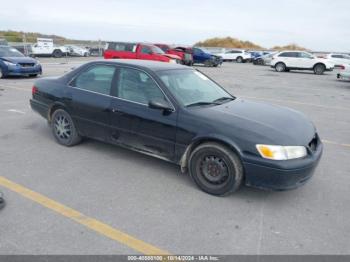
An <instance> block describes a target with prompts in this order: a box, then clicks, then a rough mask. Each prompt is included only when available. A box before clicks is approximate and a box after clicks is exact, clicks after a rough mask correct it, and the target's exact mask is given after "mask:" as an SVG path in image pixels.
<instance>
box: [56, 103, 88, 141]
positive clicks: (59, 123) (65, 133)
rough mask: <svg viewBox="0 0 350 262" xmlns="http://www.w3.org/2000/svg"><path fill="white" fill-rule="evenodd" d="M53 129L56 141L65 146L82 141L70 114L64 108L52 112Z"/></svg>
mask: <svg viewBox="0 0 350 262" xmlns="http://www.w3.org/2000/svg"><path fill="white" fill-rule="evenodd" d="M51 129H52V133H53V135H54V137H55V138H56V141H57V142H58V143H59V144H61V145H64V146H74V145H76V144H78V143H79V142H80V141H81V137H80V136H79V134H78V132H77V129H76V128H75V125H74V122H73V120H72V118H71V117H70V115H69V114H68V113H67V112H66V111H65V110H63V109H57V110H55V112H53V114H52V118H51Z"/></svg>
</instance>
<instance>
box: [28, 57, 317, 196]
mask: <svg viewBox="0 0 350 262" xmlns="http://www.w3.org/2000/svg"><path fill="white" fill-rule="evenodd" d="M30 104H31V107H32V109H33V110H35V111H37V112H38V113H39V114H40V115H42V116H43V117H44V118H46V119H47V120H48V122H49V123H50V126H51V129H52V133H53V136H54V137H55V139H56V140H57V142H58V143H59V144H62V145H65V146H73V145H76V144H78V143H79V142H80V141H81V139H82V138H83V137H88V138H93V139H97V140H101V141H105V142H108V143H113V144H116V145H120V146H123V147H126V148H129V149H132V150H136V151H139V152H142V153H145V154H149V155H152V156H155V157H159V158H161V159H164V160H168V161H171V162H173V163H176V164H178V165H180V166H181V170H182V171H184V172H185V171H186V170H188V172H189V174H190V176H191V177H192V178H193V180H194V182H195V183H196V184H197V185H198V186H199V187H200V188H201V189H202V190H203V191H205V192H207V193H210V194H213V195H225V194H228V193H230V192H233V191H236V190H237V189H238V188H239V187H240V185H241V184H246V185H248V186H254V187H258V188H266V189H274V190H285V189H292V188H296V187H298V186H300V185H302V184H304V183H305V182H306V181H307V180H308V179H309V178H310V177H311V176H312V174H313V171H314V169H315V168H316V166H317V164H318V162H319V160H320V158H321V155H322V147H323V146H322V143H321V140H320V138H319V136H318V134H317V132H316V129H315V127H314V125H313V124H312V123H311V121H310V120H308V119H307V118H306V117H305V116H304V115H303V114H301V113H299V112H297V111H294V110H292V109H288V108H284V107H278V106H274V105H269V104H264V103H257V102H252V101H248V100H244V99H240V98H237V97H234V96H232V95H231V94H230V93H229V92H227V91H225V89H224V88H222V87H221V86H220V85H219V84H217V83H216V82H215V81H213V80H211V79H210V78H209V77H208V76H206V75H204V74H203V73H201V72H199V71H197V70H195V69H193V68H188V67H185V66H181V65H177V64H167V63H160V62H153V61H141V60H115V61H112V60H111V61H94V62H90V63H87V64H84V65H82V66H80V67H79V68H76V69H75V70H73V71H71V72H69V73H67V74H65V75H64V76H62V77H57V78H43V79H40V80H38V81H37V82H36V83H35V85H34V86H33V88H32V99H31V100H30Z"/></svg>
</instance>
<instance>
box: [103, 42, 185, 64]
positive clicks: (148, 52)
mask: <svg viewBox="0 0 350 262" xmlns="http://www.w3.org/2000/svg"><path fill="white" fill-rule="evenodd" d="M103 56H104V58H105V59H142V60H154V61H161V62H168V63H180V60H181V58H180V57H179V56H177V55H172V54H166V53H164V52H163V51H162V50H161V49H160V48H159V47H157V46H154V45H151V44H140V43H123V42H109V43H107V46H106V50H105V51H104V54H103Z"/></svg>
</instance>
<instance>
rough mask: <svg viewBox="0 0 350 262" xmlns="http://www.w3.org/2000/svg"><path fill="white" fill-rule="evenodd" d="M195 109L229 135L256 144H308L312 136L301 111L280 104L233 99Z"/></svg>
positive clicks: (311, 128) (310, 125) (307, 121)
mask: <svg viewBox="0 0 350 262" xmlns="http://www.w3.org/2000/svg"><path fill="white" fill-rule="evenodd" d="M201 109H202V110H198V112H200V114H203V116H204V117H207V118H210V119H207V121H210V122H212V123H218V121H219V123H220V122H221V123H220V124H221V125H222V126H223V128H226V129H228V130H234V131H230V132H231V134H232V137H238V136H240V135H239V134H241V136H243V137H244V138H245V140H247V141H250V142H255V143H260V144H263V143H268V144H274V145H308V143H309V142H310V141H311V140H312V138H313V137H314V135H315V132H316V129H315V127H314V125H313V123H312V122H311V121H310V120H309V119H308V118H307V117H306V116H305V115H304V114H302V113H300V112H298V111H295V110H292V109H289V108H286V107H281V106H275V105H270V104H265V103H258V102H253V101H249V100H243V99H238V98H237V99H236V100H234V101H231V102H228V103H224V104H222V105H218V106H210V107H202V108H201Z"/></svg>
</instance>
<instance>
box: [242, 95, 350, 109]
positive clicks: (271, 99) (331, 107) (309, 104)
mask: <svg viewBox="0 0 350 262" xmlns="http://www.w3.org/2000/svg"><path fill="white" fill-rule="evenodd" d="M242 98H248V99H258V100H266V101H273V102H282V103H293V104H298V105H306V106H315V107H321V108H326V109H337V110H349V111H350V108H347V107H340V106H323V105H318V104H312V103H304V102H298V101H292V100H280V99H273V98H264V97H254V96H242Z"/></svg>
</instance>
